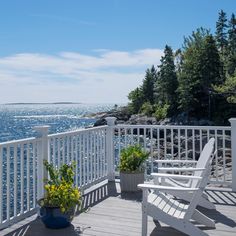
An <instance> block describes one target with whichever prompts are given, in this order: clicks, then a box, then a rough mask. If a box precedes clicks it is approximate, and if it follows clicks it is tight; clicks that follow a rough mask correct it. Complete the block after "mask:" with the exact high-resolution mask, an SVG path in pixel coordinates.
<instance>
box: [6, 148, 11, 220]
mask: <svg viewBox="0 0 236 236" xmlns="http://www.w3.org/2000/svg"><path fill="white" fill-rule="evenodd" d="M6 174H7V194H6V195H7V206H6V209H7V220H9V219H10V197H11V195H10V146H9V145H8V146H7V173H6Z"/></svg>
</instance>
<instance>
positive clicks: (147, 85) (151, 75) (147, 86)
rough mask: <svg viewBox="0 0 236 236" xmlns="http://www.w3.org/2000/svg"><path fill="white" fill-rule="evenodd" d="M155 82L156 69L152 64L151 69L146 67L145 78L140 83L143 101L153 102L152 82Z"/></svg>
mask: <svg viewBox="0 0 236 236" xmlns="http://www.w3.org/2000/svg"><path fill="white" fill-rule="evenodd" d="M155 82H156V70H155V67H154V66H152V67H151V69H147V71H146V75H145V78H144V80H143V85H142V93H143V98H144V102H149V103H150V104H153V103H154V84H155Z"/></svg>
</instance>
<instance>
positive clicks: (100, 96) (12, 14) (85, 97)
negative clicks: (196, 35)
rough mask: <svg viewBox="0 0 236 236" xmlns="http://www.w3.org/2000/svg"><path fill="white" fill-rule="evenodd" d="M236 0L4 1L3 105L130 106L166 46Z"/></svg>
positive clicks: (0, 8) (234, 6)
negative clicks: (133, 94) (68, 103)
mask: <svg viewBox="0 0 236 236" xmlns="http://www.w3.org/2000/svg"><path fill="white" fill-rule="evenodd" d="M220 9H223V10H224V11H225V12H226V13H227V15H228V17H229V16H230V15H231V14H232V13H233V12H234V13H236V1H235V0H195V1H194V0H176V1H175V0H162V1H161V0H145V1H144V0H97V1H95V0H93V1H92V0H86V1H82V0H40V1H36V0H34V1H33V0H9V1H1V2H0V17H1V20H0V94H1V102H0V103H5V102H53V101H74V102H88V103H94V102H101V103H102V102H103V103H107V102H111V103H123V102H127V95H128V93H129V91H130V90H131V89H134V88H135V87H137V86H139V85H140V83H141V82H142V79H143V77H144V75H145V70H146V68H148V67H150V66H151V65H152V64H154V65H158V64H159V61H160V57H161V55H162V51H163V48H164V46H165V45H166V44H168V45H170V46H172V48H173V49H177V48H179V47H181V45H182V43H183V37H184V36H188V35H190V34H191V32H192V31H193V30H195V29H196V28H198V27H200V26H203V27H205V28H208V29H211V32H212V33H214V32H215V22H216V20H217V18H218V12H219V11H220Z"/></svg>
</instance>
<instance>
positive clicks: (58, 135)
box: [48, 125, 108, 138]
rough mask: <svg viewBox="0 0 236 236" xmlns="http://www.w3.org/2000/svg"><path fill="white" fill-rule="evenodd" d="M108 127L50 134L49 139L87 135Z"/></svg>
mask: <svg viewBox="0 0 236 236" xmlns="http://www.w3.org/2000/svg"><path fill="white" fill-rule="evenodd" d="M107 127H108V126H107V125H103V126H98V127H92V128H87V129H79V130H72V131H66V132H61V133H55V134H49V135H48V137H49V138H54V137H61V136H65V135H76V134H79V133H86V132H89V131H93V130H102V129H104V128H107Z"/></svg>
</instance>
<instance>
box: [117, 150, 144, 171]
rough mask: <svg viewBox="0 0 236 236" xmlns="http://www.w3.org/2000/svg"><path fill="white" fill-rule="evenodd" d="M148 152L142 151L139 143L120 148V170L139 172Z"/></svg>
mask: <svg viewBox="0 0 236 236" xmlns="http://www.w3.org/2000/svg"><path fill="white" fill-rule="evenodd" d="M148 155H149V153H148V152H146V151H144V150H143V149H142V148H141V146H139V145H131V146H128V147H127V148H124V149H122V150H121V154H120V166H119V169H120V171H122V172H132V173H133V172H140V171H142V170H143V163H144V162H145V160H146V159H147V158H148Z"/></svg>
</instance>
